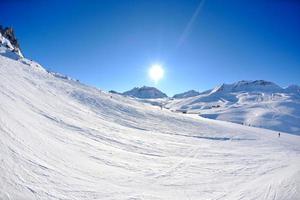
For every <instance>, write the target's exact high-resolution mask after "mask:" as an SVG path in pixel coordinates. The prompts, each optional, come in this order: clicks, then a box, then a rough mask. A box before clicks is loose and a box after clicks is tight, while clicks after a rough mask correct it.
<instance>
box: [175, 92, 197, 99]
mask: <svg viewBox="0 0 300 200" xmlns="http://www.w3.org/2000/svg"><path fill="white" fill-rule="evenodd" d="M199 94H200V93H199V92H197V91H195V90H189V91H187V92H183V93H180V94H175V95H174V96H173V98H175V99H182V98H188V97H194V96H198V95H199Z"/></svg>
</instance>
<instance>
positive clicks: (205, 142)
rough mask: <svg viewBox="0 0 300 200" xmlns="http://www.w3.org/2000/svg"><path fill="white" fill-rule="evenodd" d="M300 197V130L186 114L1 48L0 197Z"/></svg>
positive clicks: (77, 199) (76, 199)
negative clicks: (48, 68)
mask: <svg viewBox="0 0 300 200" xmlns="http://www.w3.org/2000/svg"><path fill="white" fill-rule="evenodd" d="M299 197H300V137H299V136H295V135H290V134H285V133H282V134H281V137H280V138H278V135H277V132H273V131H270V130H265V129H259V128H253V127H247V126H242V125H238V124H234V123H229V122H222V121H217V120H211V119H205V118H201V117H198V116H194V115H188V116H187V115H183V114H180V113H173V112H170V111H168V110H160V108H158V107H157V106H151V105H149V104H146V103H141V102H138V101H135V100H133V99H131V98H126V97H123V96H121V95H117V94H109V93H106V92H104V91H101V90H98V89H96V88H93V87H90V86H86V85H84V84H81V83H79V82H77V81H74V80H72V79H68V78H64V77H62V76H55V75H54V74H53V73H49V72H47V71H46V70H44V69H43V68H42V67H41V66H40V65H38V64H37V63H35V62H33V61H29V60H27V59H24V58H19V59H18V60H16V59H14V58H13V59H11V58H8V57H5V56H0V199H1V200H6V199H17V200H19V199H24V200H25V199H26V200H28V199H60V200H67V199H70V200H71V199H72V200H80V199H128V200H129V199H131V200H137V199H143V200H144V199H147V200H150V199H151V200H158V199H195V200H201V199H203V200H204V199H205V200H207V199H215V200H216V199H266V200H267V199H272V200H273V199H276V200H279V199H282V200H283V199H284V200H297V199H299Z"/></svg>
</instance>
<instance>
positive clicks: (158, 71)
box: [149, 64, 164, 83]
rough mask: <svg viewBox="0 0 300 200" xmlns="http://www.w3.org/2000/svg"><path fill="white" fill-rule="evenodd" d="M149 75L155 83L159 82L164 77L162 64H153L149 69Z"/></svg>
mask: <svg viewBox="0 0 300 200" xmlns="http://www.w3.org/2000/svg"><path fill="white" fill-rule="evenodd" d="M149 76H150V78H151V79H152V80H153V81H154V82H155V83H157V82H158V81H159V80H161V79H162V78H163V77H164V69H163V68H162V66H161V65H158V64H155V65H152V66H151V67H150V69H149Z"/></svg>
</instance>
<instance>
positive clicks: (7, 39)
mask: <svg viewBox="0 0 300 200" xmlns="http://www.w3.org/2000/svg"><path fill="white" fill-rule="evenodd" d="M0 55H4V56H8V57H13V58H15V59H18V58H23V54H22V52H21V49H20V45H19V42H18V40H17V38H16V36H15V33H14V30H13V29H12V28H9V27H7V28H3V27H2V26H1V25H0Z"/></svg>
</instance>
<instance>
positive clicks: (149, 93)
mask: <svg viewBox="0 0 300 200" xmlns="http://www.w3.org/2000/svg"><path fill="white" fill-rule="evenodd" d="M122 94H123V95H127V96H131V97H136V98H140V99H157V98H165V97H168V96H167V95H166V94H165V93H163V92H161V91H160V90H158V89H157V88H155V87H147V86H143V87H135V88H133V89H131V90H129V91H126V92H124V93H122Z"/></svg>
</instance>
